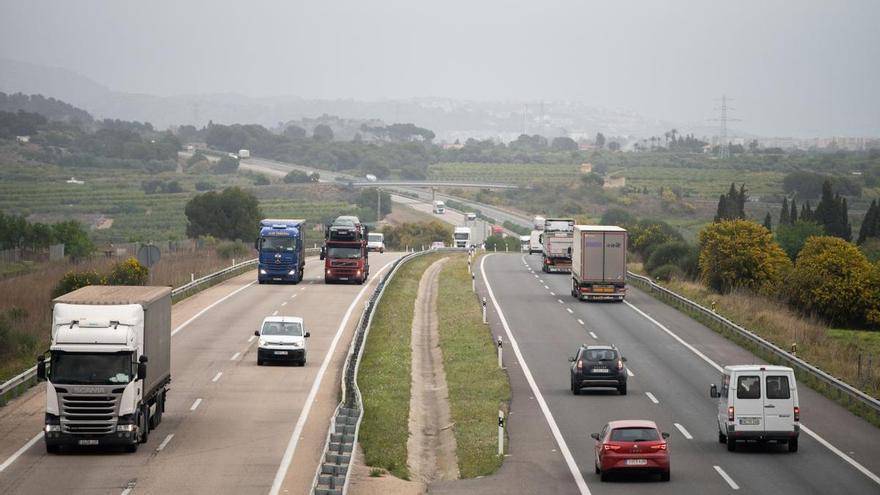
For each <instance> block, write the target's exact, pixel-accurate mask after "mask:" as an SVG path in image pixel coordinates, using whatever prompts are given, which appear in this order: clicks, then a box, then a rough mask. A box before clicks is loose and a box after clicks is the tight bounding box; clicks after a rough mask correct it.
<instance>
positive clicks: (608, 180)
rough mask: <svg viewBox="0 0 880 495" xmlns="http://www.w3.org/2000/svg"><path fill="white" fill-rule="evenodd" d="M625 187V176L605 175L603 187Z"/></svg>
mask: <svg viewBox="0 0 880 495" xmlns="http://www.w3.org/2000/svg"><path fill="white" fill-rule="evenodd" d="M624 187H626V177H605V183H604V184H602V188H603V189H621V188H624Z"/></svg>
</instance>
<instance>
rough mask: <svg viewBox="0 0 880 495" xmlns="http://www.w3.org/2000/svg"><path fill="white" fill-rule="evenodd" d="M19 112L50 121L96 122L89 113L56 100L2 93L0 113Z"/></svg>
mask: <svg viewBox="0 0 880 495" xmlns="http://www.w3.org/2000/svg"><path fill="white" fill-rule="evenodd" d="M18 111H23V112H30V113H37V114H40V115H42V116H43V117H46V118H47V119H49V120H60V121H65V122H72V121H79V122H81V123H89V122H92V121H93V120H94V119H92V116H91V115H90V114H89V112H86V111H85V110H83V109H80V108H77V107H75V106H73V105H71V104H70V103H65V102H63V101H61V100H56V99H55V98H51V97H50V98H46V97H44V96H43V95H26V94H23V93H15V94H11V95H7V94H6V93H2V92H0V112H18Z"/></svg>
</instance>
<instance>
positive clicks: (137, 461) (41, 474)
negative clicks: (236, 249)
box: [0, 253, 399, 494]
mask: <svg viewBox="0 0 880 495" xmlns="http://www.w3.org/2000/svg"><path fill="white" fill-rule="evenodd" d="M398 256H399V254H395V253H386V254H383V255H379V254H375V253H374V254H373V255H372V256H371V257H370V261H371V269H372V277H371V279H372V280H371V285H370V287H372V283H374V282H375V280H376V279H377V278H378V277H376V275H378V274H379V273H378V272H379V271H380V269H382V267H383V266H386V265H387V263H389V262H390V261H391V260H393V259H395V258H396V257H398ZM321 277H322V265H321V264H320V263H319V262H318V261H317V260H315V259H310V260H309V261H308V262H307V263H306V279H305V280H304V282H303V283H301V284H299V285H256V284H253V282H254V279H255V274H254V273H253V272H249V273H248V274H245V275H242V276H239V277H236V278H235V279H233V280H230V281H228V282H226V283H224V284H222V285H220V286H217V287H214V288H211V289H208V290H207V291H205V292H204V293H202V294H199V295H196V296H194V297H193V298H190V299H187V300H186V301H183V302H181V303H180V304H177V305H175V306H174V309H173V313H172V324H173V325H174V326H175V328H176V327H179V326H180V325H181V324H182V323H183V322H185V321H187V320H189V319H190V318H192V317H193V316H195V315H196V314H197V313H198V312H199V311H201V310H202V309H204V308H205V307H207V306H209V305H210V304H213V302H214V301H217V300H218V299H220V298H221V297H224V296H226V295H229V294H231V293H232V292H234V291H235V290H238V289H241V290H240V291H239V292H238V293H236V294H234V295H232V296H230V297H228V299H226V300H224V301H223V302H222V303H220V304H217V305H216V306H214V307H213V308H211V309H210V310H209V311H207V312H205V313H204V314H202V315H201V316H199V317H198V318H196V319H195V320H192V322H191V323H189V324H188V325H187V326H186V327H185V328H183V329H182V330H180V331H179V332H178V333H177V334H176V335H175V337H174V339H173V340H172V379H173V381H172V384H171V392H170V393H169V397H168V403H167V408H166V412H165V416H164V418H163V422H162V424H161V425H160V426H159V428H158V429H157V430H155V431H154V432H152V434H151V436H150V440H149V442H148V443H147V444H144V445H141V447H140V449H139V451H138V452H137V453H136V454H124V453H111V452H100V453H91V454H89V453H87V454H80V453H71V454H62V455H47V454H45V450H44V448H43V443H42V441H40V442H37V444H36V445H34V446H32V447H31V448H29V449H27V450H26V451H25V453H24V454H23V455H21V457H19V458H18V459H17V460H16V461H15V462H14V463H12V464H11V465H10V466H9V467H8V468H7V469H6V470H5V471H3V472H2V473H0V493H23V494H29V493H34V494H36V493H48V492H60V493H122V492H123V490H124V489H125V488H126V487H132V490H131V491H130V493H266V492H268V491H269V489H270V487H271V486H272V483H273V480H274V479H275V478H276V476H278V477H280V480H281V482H284V487H285V489H287V490H288V491H289V492H290V493H305V492H306V491H307V490H308V488H309V487H310V484H311V481H312V476H313V475H314V472H315V469H316V467H317V465H318V461H319V458H320V454H321V447H323V441H324V438H325V435H326V431H327V428H328V426H329V420H330V417H329V412H327V411H328V410H329V411H330V412H332V407H333V406H335V403H336V399H337V397H336V396H337V390H338V386H339V382H338V380H337V379H336V376H337V372H338V367H339V366H341V362H342V357H343V356H344V354H345V352H346V350H347V345H348V342H349V341H350V338H351V334H352V329H353V327H354V325H355V323H356V320H357V314H358V311H360V308H361V307H362V304H361V301H362V299H361V300H359V301H357V302H355V297H356V296H357V295H358V294H361V293H362V292H361V291H362V289H364V288H365V287H367V286H358V285H330V286H328V285H324V284H323V279H322V278H321ZM367 290H369V289H367ZM349 308H351V309H352V311H350V312H349V314H352V315H354V317H353V318H349V320H348V322H347V325H345V327H344V328H342V330H341V331H340V324H341V322H342V320H343V318H344V315H345V314H346V312H347V311H348V310H349ZM273 313H277V314H281V315H297V316H302V317H303V318H304V319H305V323H306V325H307V328H308V330H309V331H310V332H311V334H312V336H311V338H310V339H309V342H308V363H307V365H306V366H305V367H304V368H299V367H288V366H264V367H257V366H256V356H255V352H256V350H255V348H254V346H255V342H254V339H252V338H251V337H252V336H253V331H254V330H255V329H257V328H258V326H259V323H260V321H261V320H262V318H264V317H265V316H268V315H271V314H273ZM337 334H339V337H337ZM334 341H335V342H336V345H335V347H334V348H333V354H332V355H330V359H327V363H328V366H326V368H327V372H326V376H321V377H320V378H322V381H321V385H320V387H319V388H318V389H316V394H315V395H314V396H313V399H314V401H313V402H312V403H308V402H307V401H306V398H307V397H308V396H309V393H310V392H311V391H312V389H313V388H314V384H315V383H317V381H318V380H319V371H320V370H321V369H322V364H323V363H324V360H325V358H327V356H328V351H329V350H330V348H331V347H332V346H333V344H334ZM40 395H43V396H44V394H43V393H40ZM39 403H41V404H42V403H43V401H42V400H41V401H39ZM307 404H308V407H309V408H311V409H313V411H312V413H311V414H310V415H309V417H308V421H307V422H304V423H303V426H304V428H303V429H302V438H301V439H298V448H297V450H296V451H295V453H294V452H291V453H292V454H293V456H292V458H291V459H292V461H293V462H291V464H290V470H289V471H288V470H287V469H286V468H285V469H283V470H279V467H280V466H281V463H282V458H283V456H284V454H285V451H286V450H290V449H289V447H290V444H291V442H290V440H291V434H292V432H293V431H294V425H295V424H296V423H297V421H298V420H299V419H300V417H301V412H302V411H303V409H304V406H306V405H307ZM312 406H314V407H312ZM32 416H33V418H32V422H33V426H29V428H32V429H31V431H33V432H36V431H38V430H39V428H40V426H41V422H42V421H41V420H42V410H40V411H37V412H34V414H32ZM170 435H173V436H170ZM0 443H4V440H0ZM294 471H296V473H297V474H298V476H297V477H296V479H288V480H287V481H286V482H285V475H290V474H292V473H293V472H294ZM279 473H280V474H279ZM304 473H307V474H304Z"/></svg>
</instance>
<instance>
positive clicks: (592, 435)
mask: <svg viewBox="0 0 880 495" xmlns="http://www.w3.org/2000/svg"><path fill="white" fill-rule="evenodd" d="M590 438H592V439H594V440H599V434H598V433H590Z"/></svg>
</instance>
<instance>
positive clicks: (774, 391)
mask: <svg viewBox="0 0 880 495" xmlns="http://www.w3.org/2000/svg"><path fill="white" fill-rule="evenodd" d="M767 398H768V399H790V398H791V390H790V389H789V388H788V377H787V376H785V375H768V376H767Z"/></svg>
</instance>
